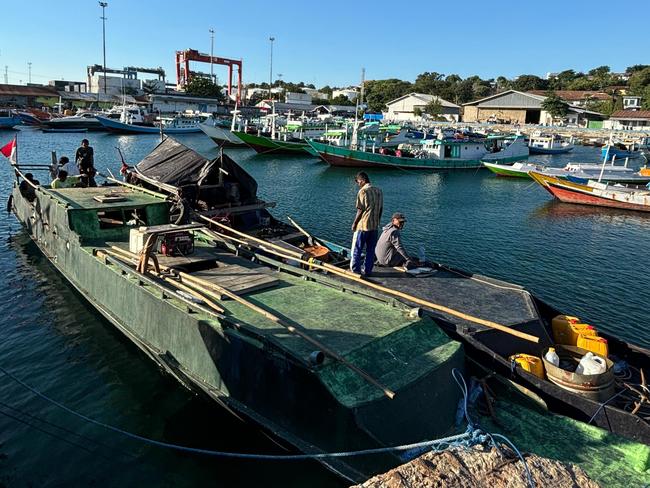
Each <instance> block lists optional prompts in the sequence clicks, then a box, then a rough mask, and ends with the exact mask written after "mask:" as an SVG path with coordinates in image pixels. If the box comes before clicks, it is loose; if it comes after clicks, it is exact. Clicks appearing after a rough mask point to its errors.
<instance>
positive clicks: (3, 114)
mask: <svg viewBox="0 0 650 488" xmlns="http://www.w3.org/2000/svg"><path fill="white" fill-rule="evenodd" d="M21 122H22V119H21V118H20V116H19V115H18V113H17V112H16V111H14V110H12V109H0V130H1V129H13V128H14V127H15V126H16V125H19V124H20V123H21Z"/></svg>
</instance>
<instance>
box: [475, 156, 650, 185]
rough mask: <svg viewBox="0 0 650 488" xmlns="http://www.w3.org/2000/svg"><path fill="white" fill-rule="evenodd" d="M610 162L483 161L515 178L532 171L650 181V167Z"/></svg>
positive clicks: (580, 177)
mask: <svg viewBox="0 0 650 488" xmlns="http://www.w3.org/2000/svg"><path fill="white" fill-rule="evenodd" d="M610 161H611V163H610V164H605V165H603V164H590V163H569V164H567V165H566V166H564V167H563V168H552V167H550V166H545V165H543V164H538V163H534V162H527V163H523V162H521V163H519V162H518V163H513V164H500V163H489V162H487V161H484V162H483V166H485V167H486V168H488V169H489V170H490V171H492V172H493V173H495V174H496V175H497V176H506V177H514V178H529V179H532V177H531V176H530V174H529V173H530V172H531V171H536V172H538V173H543V174H544V175H546V176H553V177H555V178H561V179H571V180H583V182H586V181H587V180H590V179H592V180H593V179H600V180H601V181H603V182H606V183H620V184H644V183H648V182H650V169H648V168H645V167H644V168H641V169H640V170H638V171H636V170H634V169H632V168H628V167H627V166H622V165H615V164H614V160H610Z"/></svg>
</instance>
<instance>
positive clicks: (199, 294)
mask: <svg viewBox="0 0 650 488" xmlns="http://www.w3.org/2000/svg"><path fill="white" fill-rule="evenodd" d="M117 249H119V248H117ZM103 254H107V255H109V256H112V257H114V258H115V259H119V260H121V261H126V260H127V259H128V261H129V262H130V263H131V264H134V263H133V261H136V260H137V259H136V258H134V257H131V256H128V257H127V256H126V255H122V254H120V253H118V252H114V251H111V250H108V249H106V250H104V251H102V250H99V251H97V255H98V256H101V255H103ZM156 276H157V277H158V278H160V279H161V280H163V281H164V282H165V283H169V284H170V285H172V286H174V287H176V288H178V289H179V290H182V291H184V292H186V293H189V294H190V295H192V296H193V297H194V298H198V299H199V300H201V301H203V302H205V303H206V304H207V305H208V306H209V307H210V308H212V309H214V310H216V311H217V312H219V313H223V312H225V310H224V309H223V308H221V307H220V306H218V305H217V304H216V303H213V302H212V301H211V300H208V299H207V298H208V297H209V298H211V299H212V300H218V299H219V297H217V296H216V295H215V294H214V293H212V292H211V291H210V290H205V289H201V287H199V286H198V285H194V286H195V288H191V287H189V286H187V285H185V284H183V283H179V282H178V281H175V280H172V279H171V278H169V277H168V276H165V275H164V274H162V273H156Z"/></svg>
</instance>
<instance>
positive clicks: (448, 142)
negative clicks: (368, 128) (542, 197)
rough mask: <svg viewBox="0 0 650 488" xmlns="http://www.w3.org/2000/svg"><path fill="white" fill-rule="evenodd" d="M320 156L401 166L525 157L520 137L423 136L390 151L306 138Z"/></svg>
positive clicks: (471, 165)
mask: <svg viewBox="0 0 650 488" xmlns="http://www.w3.org/2000/svg"><path fill="white" fill-rule="evenodd" d="M309 145H310V146H311V148H312V149H313V150H314V151H315V152H317V153H318V155H319V156H320V158H321V159H322V160H323V161H325V162H326V163H328V164H330V165H332V166H348V167H375V168H382V167H384V168H403V169H476V168H482V167H483V163H482V161H491V162H512V161H518V160H522V159H526V158H527V157H528V147H527V146H526V144H525V143H524V140H523V138H522V137H514V138H511V137H493V138H490V139H487V138H481V139H476V140H474V139H465V138H462V139H460V138H459V139H455V138H444V139H427V140H424V141H422V142H421V144H418V145H408V146H407V145H401V146H400V147H399V149H398V150H397V151H395V152H394V153H392V154H391V153H390V152H389V151H388V150H386V149H384V148H381V147H379V145H378V144H374V143H372V144H370V143H368V141H364V142H363V143H362V144H361V149H352V148H351V147H342V146H335V145H331V144H324V143H322V142H318V141H314V140H310V141H309Z"/></svg>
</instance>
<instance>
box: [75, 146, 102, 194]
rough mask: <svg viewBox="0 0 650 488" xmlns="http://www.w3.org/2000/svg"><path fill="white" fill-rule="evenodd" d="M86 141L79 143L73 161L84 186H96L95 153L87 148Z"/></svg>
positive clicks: (90, 148)
mask: <svg viewBox="0 0 650 488" xmlns="http://www.w3.org/2000/svg"><path fill="white" fill-rule="evenodd" d="M89 144H90V143H89V142H88V139H84V140H82V141H81V146H80V147H79V149H77V153H76V155H75V161H76V162H77V165H78V166H79V174H80V175H81V179H82V181H83V182H84V183H85V184H86V186H97V183H95V174H96V171H95V153H94V151H93V148H92V147H90V146H89Z"/></svg>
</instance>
